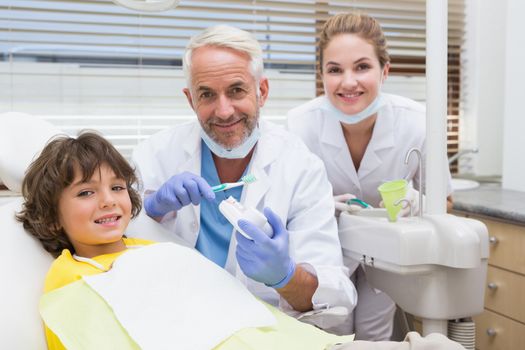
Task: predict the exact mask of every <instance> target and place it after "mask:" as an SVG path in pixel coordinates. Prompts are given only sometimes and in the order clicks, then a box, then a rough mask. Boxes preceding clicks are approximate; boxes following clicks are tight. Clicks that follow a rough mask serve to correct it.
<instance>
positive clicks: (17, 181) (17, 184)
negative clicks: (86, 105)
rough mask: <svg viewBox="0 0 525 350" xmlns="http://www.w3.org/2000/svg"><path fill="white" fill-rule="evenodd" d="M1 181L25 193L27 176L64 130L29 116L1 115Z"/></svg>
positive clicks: (15, 113)
mask: <svg viewBox="0 0 525 350" xmlns="http://www.w3.org/2000/svg"><path fill="white" fill-rule="evenodd" d="M0 121H1V123H2V127H0V180H2V181H3V183H4V184H5V185H6V186H7V187H8V188H9V189H10V190H11V191H14V192H21V189H22V180H23V179H24V174H25V171H26V169H27V167H28V166H29V164H30V163H31V161H33V159H35V158H36V156H38V154H40V151H42V149H43V148H44V146H45V145H46V143H47V142H48V141H49V140H50V139H51V138H52V137H53V136H55V135H57V134H60V133H61V132H60V130H59V129H57V128H56V127H55V126H53V125H52V124H51V123H49V122H47V121H45V120H43V119H41V118H38V117H34V116H31V115H28V114H23V113H17V112H7V113H3V114H0Z"/></svg>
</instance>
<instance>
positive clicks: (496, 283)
mask: <svg viewBox="0 0 525 350" xmlns="http://www.w3.org/2000/svg"><path fill="white" fill-rule="evenodd" d="M524 305H525V276H521V275H518V274H516V273H512V272H508V271H505V270H501V269H499V268H497V267H492V266H489V267H488V269H487V286H486V287H485V307H486V308H487V309H491V310H493V311H496V312H498V313H500V314H503V315H505V316H509V317H511V318H513V319H515V320H518V321H520V322H524V323H525V307H524Z"/></svg>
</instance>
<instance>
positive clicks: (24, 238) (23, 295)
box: [0, 112, 182, 350]
mask: <svg viewBox="0 0 525 350" xmlns="http://www.w3.org/2000/svg"><path fill="white" fill-rule="evenodd" d="M0 120H1V121H2V127H1V128H0V179H1V180H2V181H3V182H4V184H5V185H6V186H7V187H8V188H9V189H10V190H11V191H14V192H20V189H21V185H22V180H23V177H24V173H25V169H26V168H27V167H28V166H29V164H30V163H31V161H32V160H33V159H34V158H35V157H36V156H37V155H38V154H39V153H40V151H41V150H42V148H43V147H44V146H45V144H46V143H47V141H48V140H49V139H50V138H52V137H53V136H55V135H58V134H61V132H60V130H59V129H57V128H56V127H54V126H53V125H52V124H50V123H48V122H46V121H44V120H42V119H40V118H37V117H34V116H30V115H26V114H21V113H13V112H9V113H4V114H0ZM22 202H23V200H22V197H17V198H16V199H14V200H13V201H11V202H9V203H7V204H4V205H2V206H0V232H1V235H2V242H1V243H2V244H1V245H0V275H1V276H3V283H2V286H1V287H0V334H1V335H2V339H1V344H2V346H1V347H2V349H13V350H14V349H35V350H40V349H46V348H47V346H46V341H45V336H44V325H43V322H42V321H41V318H40V315H39V312H38V302H39V299H40V296H41V295H42V290H43V286H44V279H45V275H46V272H47V270H48V268H49V266H50V265H51V262H52V261H53V257H52V256H51V255H50V254H49V253H48V252H46V251H45V250H44V248H43V247H42V245H41V244H40V242H39V241H38V240H37V239H35V238H34V237H32V236H31V235H30V234H29V233H27V232H26V231H25V230H24V228H23V227H22V224H21V223H19V222H18V221H16V219H15V214H16V213H17V212H19V211H20V210H21V208H22ZM126 235H127V236H128V237H140V238H144V239H149V240H153V241H157V242H162V241H172V242H173V241H175V240H176V239H175V238H174V237H172V236H173V235H172V234H170V233H168V232H167V231H166V230H165V229H164V228H163V227H162V226H161V225H160V224H158V223H157V222H155V221H154V220H152V219H150V218H149V217H148V216H147V215H145V214H144V211H142V212H141V214H140V215H139V216H138V217H137V218H135V219H134V220H132V221H131V223H130V225H129V226H128V230H127V231H126ZM181 243H182V242H181Z"/></svg>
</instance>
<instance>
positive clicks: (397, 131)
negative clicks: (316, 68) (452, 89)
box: [287, 94, 451, 340]
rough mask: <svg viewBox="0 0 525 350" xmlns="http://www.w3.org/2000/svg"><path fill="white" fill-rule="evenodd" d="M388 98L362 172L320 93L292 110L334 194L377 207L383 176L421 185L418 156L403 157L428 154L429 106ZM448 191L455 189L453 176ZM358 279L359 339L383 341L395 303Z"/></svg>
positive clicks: (292, 124) (293, 127) (291, 120)
mask: <svg viewBox="0 0 525 350" xmlns="http://www.w3.org/2000/svg"><path fill="white" fill-rule="evenodd" d="M384 98H385V100H386V105H385V106H384V107H383V108H382V109H381V110H379V112H378V116H377V120H376V122H375V125H374V130H373V133H372V138H371V139H370V142H369V144H368V146H367V148H366V151H365V154H364V156H363V159H362V160H361V164H360V167H359V170H358V171H356V169H355V167H354V163H353V161H352V158H351V155H350V152H349V150H348V145H347V144H346V140H345V138H344V134H343V130H342V127H341V124H340V122H339V121H338V120H337V119H336V118H334V117H331V116H329V115H327V113H328V112H327V111H325V110H323V109H321V108H320V106H321V97H318V98H316V99H313V100H311V101H309V102H307V103H305V104H303V105H301V106H299V107H296V108H294V109H292V110H291V111H289V112H288V121H287V122H288V129H289V130H290V131H291V132H293V133H295V134H297V135H298V136H299V137H300V138H301V139H302V140H303V141H304V142H305V143H306V145H307V146H308V148H309V149H310V150H311V151H312V152H313V153H315V154H316V155H318V156H319V157H320V158H321V159H322V160H323V162H324V164H325V167H326V171H327V174H328V179H329V180H330V183H331V184H332V187H333V194H334V195H339V194H344V193H351V194H354V195H355V196H356V197H357V198H360V199H362V200H364V201H365V202H367V203H370V204H371V205H372V206H376V207H377V206H378V205H379V202H380V201H381V196H380V194H379V192H378V191H377V187H378V186H379V185H381V184H382V183H383V182H385V181H389V180H395V179H402V178H405V179H407V180H409V181H410V180H412V182H413V186H414V188H415V189H418V190H419V189H420V184H419V181H418V176H419V171H420V170H419V167H418V162H417V157H411V158H410V161H409V163H408V165H406V164H405V157H406V154H407V152H408V151H409V150H410V149H411V148H413V147H416V148H418V149H420V150H421V152H422V155H423V159H424V158H425V155H426V152H425V121H426V120H425V108H424V107H423V106H422V105H420V104H418V103H417V102H415V101H413V100H410V99H408V98H404V97H401V96H396V95H390V94H384ZM423 164H424V161H423ZM447 170H448V169H447ZM449 179H450V174H449ZM423 181H424V179H423ZM423 187H424V186H423ZM423 191H424V190H423ZM448 193H451V185H450V181H449V190H448ZM345 264H346V265H347V266H348V267H349V269H350V273H354V271H355V270H356V268H357V267H358V265H359V264H358V262H356V261H352V260H350V259H345ZM356 278H357V282H356V287H357V289H358V295H359V304H358V306H357V308H356V310H355V313H356V319H355V320H354V322H355V329H356V332H357V336H358V337H359V338H360V339H370V340H385V339H387V338H388V337H389V334H390V333H391V326H385V324H388V323H389V322H390V323H391V319H392V318H393V313H394V307H393V302H392V301H391V300H390V299H389V298H388V297H387V296H386V295H382V293H376V292H374V290H373V289H372V288H370V287H369V286H368V285H367V283H366V280H365V277H364V275H363V274H362V273H361V272H360V273H359V274H357V275H356V276H354V277H353V279H356ZM360 284H361V285H360ZM370 314H373V315H376V316H377V318H379V319H381V318H383V321H381V320H379V321H378V319H375V320H374V319H373V317H371V316H370ZM360 315H362V316H360ZM359 318H362V319H366V320H365V321H363V323H367V322H368V325H366V324H364V325H360V322H361V321H360V320H359ZM359 327H361V329H360V328H359ZM359 333H361V334H359ZM381 333H382V334H381Z"/></svg>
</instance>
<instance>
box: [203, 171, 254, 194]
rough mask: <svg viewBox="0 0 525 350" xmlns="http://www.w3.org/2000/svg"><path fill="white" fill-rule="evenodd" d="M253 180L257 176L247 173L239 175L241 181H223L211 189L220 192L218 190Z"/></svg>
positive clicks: (242, 184)
mask: <svg viewBox="0 0 525 350" xmlns="http://www.w3.org/2000/svg"><path fill="white" fill-rule="evenodd" d="M255 181H257V178H256V177H255V176H254V175H252V174H248V175H244V176H243V177H241V181H239V182H225V183H222V184H220V185H217V186H213V187H212V188H211V189H212V191H213V192H220V191H225V190H229V189H230V188H234V187H239V186H244V185H247V184H251V183H253V182H255Z"/></svg>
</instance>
